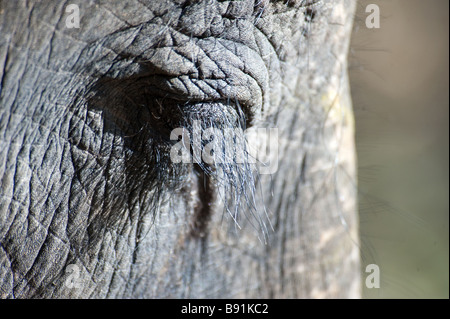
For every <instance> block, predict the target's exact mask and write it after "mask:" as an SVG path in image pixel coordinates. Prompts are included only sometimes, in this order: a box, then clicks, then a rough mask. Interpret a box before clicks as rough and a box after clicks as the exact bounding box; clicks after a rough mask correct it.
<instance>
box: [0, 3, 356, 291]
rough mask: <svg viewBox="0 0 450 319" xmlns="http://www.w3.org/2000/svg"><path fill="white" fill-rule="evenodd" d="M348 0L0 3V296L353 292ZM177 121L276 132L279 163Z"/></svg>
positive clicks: (256, 139)
mask: <svg viewBox="0 0 450 319" xmlns="http://www.w3.org/2000/svg"><path fill="white" fill-rule="evenodd" d="M69 4H76V5H78V7H79V14H80V27H79V28H68V27H67V24H66V19H67V17H68V15H69V13H68V12H66V7H67V5H69ZM354 7H355V3H354V2H353V1H350V0H333V1H332V0H329V1H320V2H315V1H261V0H257V1H250V0H244V1H184V0H178V1H165V0H158V1H135V0H127V1H102V0H98V1H92V2H87V1H71V2H70V3H68V2H65V1H0V35H1V36H0V89H1V91H0V186H1V188H0V296H1V297H2V298H336V297H340V298H357V297H359V293H360V282H359V280H360V279H359V249H358V230H357V214H356V184H355V183H356V178H355V176H356V173H355V153H354V141H353V115H352V107H351V101H350V99H349V88H348V83H347V70H346V69H347V64H346V63H347V62H346V56H347V50H348V43H349V37H350V32H351V26H352V18H353V10H354ZM177 128H183V129H185V131H184V132H185V133H186V136H188V137H189V136H190V137H192V136H194V134H195V132H196V130H200V131H202V132H204V131H205V130H208V129H211V130H215V131H214V132H227V133H223V134H222V136H221V137H220V138H217V139H214V142H212V143H213V144H214V143H215V144H214V145H216V146H217V145H220V147H222V146H224V147H228V146H232V145H234V144H236V145H237V144H238V143H237V142H236V141H237V140H241V139H244V138H245V136H244V133H242V132H243V131H244V130H245V129H248V128H262V129H266V132H268V131H267V130H268V129H269V128H272V129H276V132H277V135H276V142H275V143H272V144H271V145H270V146H271V147H273V146H274V145H275V146H276V148H277V150H276V152H272V153H270V160H271V161H272V163H274V162H276V164H277V169H276V170H274V171H273V172H270V174H265V173H261V172H260V171H258V169H257V167H256V164H255V163H253V162H252V161H251V160H250V157H249V156H244V161H243V162H242V163H239V164H237V163H236V159H235V157H233V156H229V155H227V154H226V153H225V152H224V153H223V154H222V155H221V156H222V159H223V161H222V162H221V163H220V164H217V163H206V162H205V161H203V160H200V161H197V162H195V163H194V162H193V163H174V161H173V160H172V158H171V150H172V147H173V146H174V145H175V144H176V143H178V142H180V138H179V136H177V137H176V138H175V139H171V138H170V135H171V132H173V130H174V129H177ZM226 129H234V130H235V131H232V130H228V131H227V130H226ZM231 132H237V133H236V134H235V135H233V134H234V133H231ZM216 136H217V135H216ZM263 138H264V136H262V135H257V136H248V140H247V142H248V145H249V147H254V148H256V149H258V148H259V149H263V146H261V145H260V144H261V143H260V142H261V141H262V139H263ZM207 142H211V141H210V140H209V141H207V140H203V141H200V146H202V147H205V146H206V144H207ZM194 145H195V141H194V139H191V140H190V141H189V142H188V143H187V147H189V146H192V147H193V146H194ZM193 149H194V148H193ZM216 149H218V148H216ZM247 151H248V150H247V149H244V150H243V152H244V153H245V154H247ZM193 152H194V151H193ZM215 154H220V153H215Z"/></svg>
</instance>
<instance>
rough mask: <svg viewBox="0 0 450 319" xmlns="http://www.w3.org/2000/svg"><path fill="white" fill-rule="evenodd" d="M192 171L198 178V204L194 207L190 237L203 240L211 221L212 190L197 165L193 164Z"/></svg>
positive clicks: (209, 180) (206, 176)
mask: <svg viewBox="0 0 450 319" xmlns="http://www.w3.org/2000/svg"><path fill="white" fill-rule="evenodd" d="M194 170H195V172H196V173H197V176H198V178H197V183H198V185H197V192H198V202H197V204H196V205H195V207H194V216H193V220H192V223H191V231H190V235H191V237H193V238H202V239H205V238H206V236H207V235H208V232H207V230H208V223H209V221H210V220H211V214H212V212H211V205H212V203H213V197H214V190H213V188H212V185H211V179H210V177H209V176H208V174H206V173H205V172H204V171H203V170H202V169H201V168H200V166H199V165H198V164H194Z"/></svg>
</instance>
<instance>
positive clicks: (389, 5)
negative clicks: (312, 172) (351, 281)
mask: <svg viewBox="0 0 450 319" xmlns="http://www.w3.org/2000/svg"><path fill="white" fill-rule="evenodd" d="M370 3H375V4H377V5H378V6H379V8H380V13H381V20H380V28H379V29H368V28H367V27H366V25H365V19H366V17H367V16H368V15H369V13H366V12H365V8H366V6H367V5H368V4H370ZM448 17H449V1H448V0H428V1H418V0H397V1H396V0H389V1H388V0H385V1H382V0H377V1H373V0H372V1H359V2H358V11H357V14H356V20H355V24H354V31H353V35H352V43H351V49H350V56H349V61H350V70H349V71H350V82H351V90H352V98H353V106H354V111H355V118H356V144H357V153H358V162H359V165H358V166H359V170H358V174H359V180H358V182H359V190H360V191H359V193H360V196H359V201H360V203H359V209H360V234H361V254H362V268H363V287H364V288H363V297H365V298H448V297H449V169H448V168H449V140H448V139H449V89H448V86H449V47H448V46H449V43H448V42H449V21H448ZM371 263H375V264H377V265H378V266H379V267H380V273H381V283H380V288H379V289H376V288H373V289H368V288H366V287H365V285H364V282H365V278H366V277H365V273H364V270H365V267H366V265H368V264H371Z"/></svg>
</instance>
